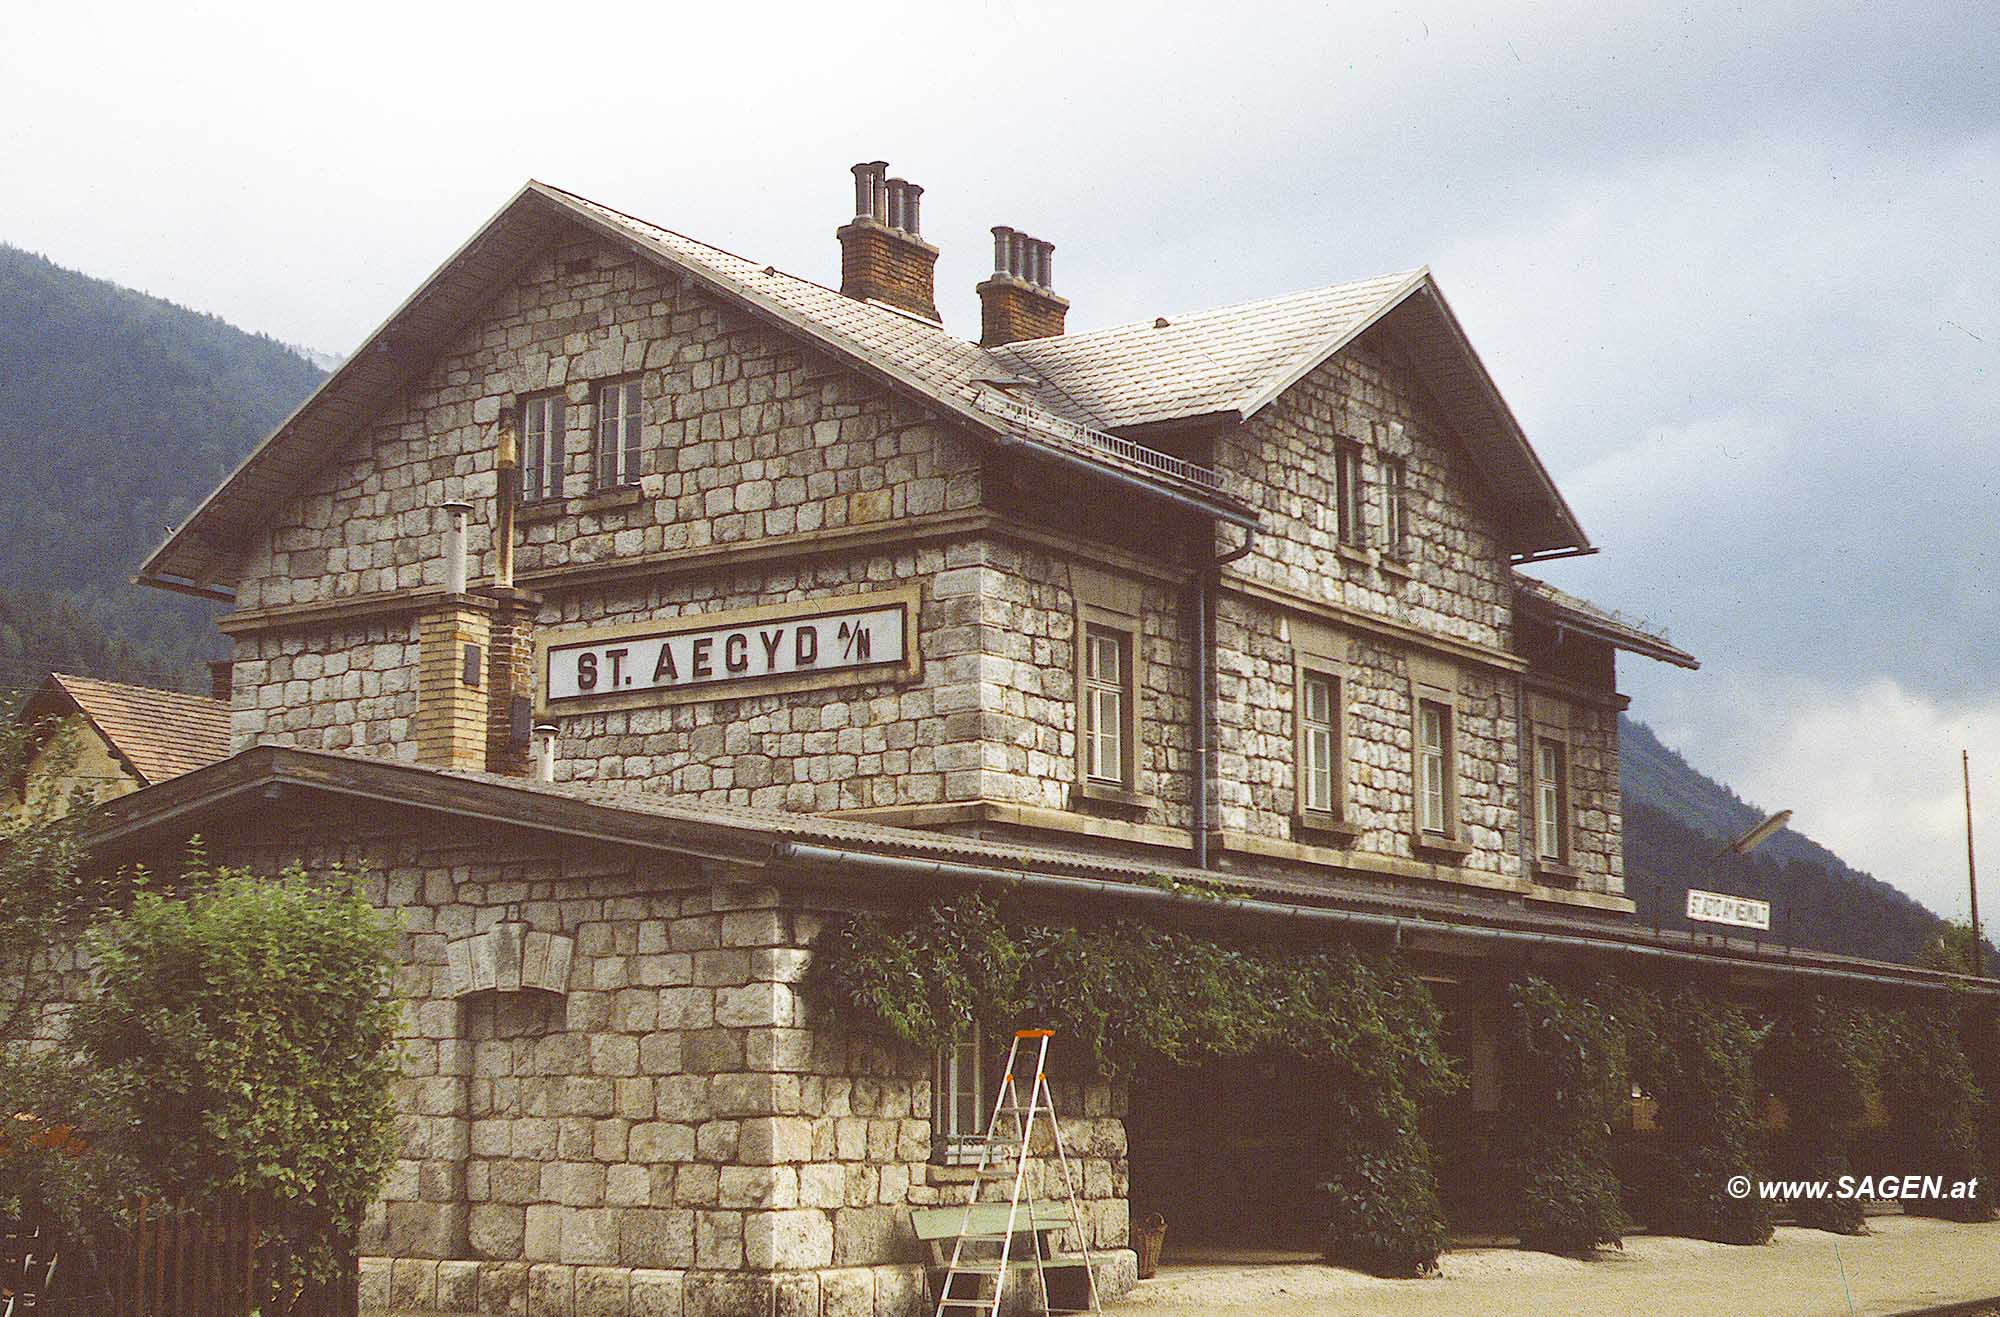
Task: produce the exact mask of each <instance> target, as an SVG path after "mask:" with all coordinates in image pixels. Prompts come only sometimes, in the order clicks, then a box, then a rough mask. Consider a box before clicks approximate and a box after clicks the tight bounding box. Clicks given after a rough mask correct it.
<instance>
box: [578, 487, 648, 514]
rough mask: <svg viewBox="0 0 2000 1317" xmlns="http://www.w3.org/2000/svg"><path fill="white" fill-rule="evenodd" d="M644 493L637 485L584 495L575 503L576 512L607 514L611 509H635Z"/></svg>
mask: <svg viewBox="0 0 2000 1317" xmlns="http://www.w3.org/2000/svg"><path fill="white" fill-rule="evenodd" d="M645 497H646V493H645V491H644V490H642V489H640V488H639V486H637V485H618V486H615V487H614V488H611V489H601V490H598V491H597V492H595V493H592V494H586V495H584V496H583V497H582V498H579V499H578V500H577V501H576V510H577V511H578V512H608V511H610V510H612V509H613V508H636V507H638V506H639V504H640V503H641V502H642V501H643V500H644V499H645Z"/></svg>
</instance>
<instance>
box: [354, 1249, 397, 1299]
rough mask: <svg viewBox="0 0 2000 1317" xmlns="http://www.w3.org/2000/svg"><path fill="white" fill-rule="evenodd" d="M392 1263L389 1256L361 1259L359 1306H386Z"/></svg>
mask: <svg viewBox="0 0 2000 1317" xmlns="http://www.w3.org/2000/svg"><path fill="white" fill-rule="evenodd" d="M394 1265H395V1264H394V1263H393V1262H392V1261H391V1260H390V1259H389V1258H362V1259H361V1306H362V1307H364V1308H387V1307H388V1306H389V1281H390V1276H391V1274H392V1271H393V1268H394Z"/></svg>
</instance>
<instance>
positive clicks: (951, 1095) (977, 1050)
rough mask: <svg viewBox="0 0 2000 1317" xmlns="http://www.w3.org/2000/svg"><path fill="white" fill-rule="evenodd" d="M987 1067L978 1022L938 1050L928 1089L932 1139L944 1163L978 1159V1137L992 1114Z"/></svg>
mask: <svg viewBox="0 0 2000 1317" xmlns="http://www.w3.org/2000/svg"><path fill="white" fill-rule="evenodd" d="M986 1069H987V1067H986V1047H985V1042H984V1040H983V1039H981V1037H980V1036H979V1026H978V1025H977V1024H974V1025H973V1026H972V1027H971V1029H970V1031H969V1032H968V1034H967V1036H966V1037H964V1038H961V1039H959V1040H957V1041H956V1042H954V1043H952V1044H951V1046H949V1047H945V1048H940V1049H939V1051H938V1054H937V1070H936V1078H935V1082H934V1083H933V1085H932V1088H931V1111H932V1129H931V1141H932V1143H933V1145H934V1147H935V1150H936V1152H935V1155H936V1159H937V1160H938V1161H941V1162H943V1163H945V1164H946V1165H951V1164H954V1163H962V1162H977V1161H978V1160H979V1152H980V1140H981V1139H982V1138H984V1137H985V1135H986V1122H987V1120H988V1119H989V1118H990V1117H991V1116H992V1111H991V1109H990V1108H989V1107H988V1106H987V1103H988V1102H989V1101H991V1095H989V1094H988V1093H987V1091H986V1079H987V1075H986Z"/></svg>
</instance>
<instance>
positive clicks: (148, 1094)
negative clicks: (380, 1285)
mask: <svg viewBox="0 0 2000 1317" xmlns="http://www.w3.org/2000/svg"><path fill="white" fill-rule="evenodd" d="M178 890H179V891H180V892H182V893H185V894H184V895H172V896H169V895H162V894H159V893H156V892H152V891H147V890H145V889H144V888H143V886H142V888H141V889H140V890H139V891H138V893H137V894H136V896H135V897H134V899H133V902H132V906H131V909H130V911H129V913H127V914H125V915H122V916H119V917H116V918H113V919H110V920H107V921H106V922H104V923H103V924H100V925H99V926H98V927H97V928H96V929H95V930H94V931H93V932H92V935H91V937H90V950H91V955H92V959H93V962H94V964H95V968H96V979H97V985H98V986H97V990H96V993H95V996H94V998H93V999H92V1000H90V1001H89V1002H87V1003H85V1004H84V1005H83V1006H82V1007H81V1008H80V1009H79V1010H78V1011H77V1013H76V1016H75V1019H74V1022H73V1026H72V1032H71V1043H72V1046H73V1048H74V1050H75V1052H76V1053H77V1055H78V1056H79V1058H80V1059H81V1060H82V1061H83V1062H84V1063H85V1064H87V1065H88V1066H90V1067H92V1068H93V1069H94V1070H95V1071H96V1072H97V1073H98V1074H99V1075H100V1076H102V1077H104V1078H106V1079H108V1080H111V1081H114V1082H115V1083H116V1084H117V1085H118V1087H119V1088H120V1089H121V1090H122V1091H123V1092H125V1093H126V1094H128V1095H129V1099H130V1104H131V1125H130V1128H129V1131H128V1132H127V1133H128V1136H129V1137H128V1139H127V1140H126V1141H127V1142H129V1143H130V1144H131V1146H132V1147H133V1148H134V1149H135V1155H136V1157H137V1158H138V1160H139V1163H140V1166H139V1169H140V1172H141V1174H142V1175H143V1176H145V1177H146V1179H147V1180H148V1181H149V1182H150V1184H151V1185H153V1186H156V1187H157V1188H158V1189H159V1190H160V1191H163V1192H165V1193H167V1194H170V1195H175V1196H180V1197H185V1198H188V1199H191V1200H195V1201H200V1200H203V1199H208V1198H223V1197H231V1196H234V1195H236V1194H248V1195H251V1196H255V1197H261V1198H263V1199H265V1200H266V1201H269V1202H271V1203H272V1204H273V1205H275V1206H281V1207H283V1208H285V1209H286V1214H287V1218H288V1220H289V1221H290V1222H291V1226H290V1229H291V1231H292V1232H293V1233H292V1238H291V1240H290V1243H291V1245H292V1250H293V1255H294V1256H295V1257H296V1258H297V1259H298V1261H299V1262H300V1264H301V1266H302V1268H303V1270H304V1271H305V1272H306V1274H308V1275H310V1276H311V1277H312V1278H314V1279H316V1280H323V1279H330V1278H331V1271H332V1269H333V1268H334V1266H335V1264H336V1259H337V1256H338V1251H339V1246H340V1243H341V1241H342V1239H343V1238H344V1237H345V1236H347V1235H349V1234H351V1232H352V1231H353V1230H354V1228H355V1227H356V1226H357V1225H358V1224H359V1222H360V1219H361V1215H362V1213H363V1211H365V1210H366V1208H367V1206H368V1204H369V1203H371V1202H372V1201H373V1200H374V1199H375V1197H376V1196H377V1195H378V1194H379V1193H380V1191H381V1187H382V1182H383V1178H384V1176H385V1174H386V1172H387V1170H388V1167H389V1164H390V1160H391V1158H392V1157H393V1156H394V1151H395V1110H394V1106H393V1103H392V1100H391V1097H390V1088H389V1084H390V1080H391V1078H392V1076H393V1074H394V1072H395V1067H396V1055H395V1049H394V1041H395V1036H396V1027H397V1023H398V1020H399V1016H400V1008H399V1006H398V1004H397V1002H396V1001H395V999H394V997H393V995H392V994H391V992H390V973H391V967H392V964H393V949H394V937H393V936H392V935H391V934H390V933H389V931H388V930H386V929H385V928H384V927H383V926H382V923H381V920H380V917H379V916H378V915H377V914H376V912H375V910H374V909H373V908H372V907H371V906H369V905H368V903H367V902H366V901H364V900H363V899H362V898H361V897H359V896H357V895H353V894H351V893H345V892H341V891H333V890H328V889H326V888H324V887H322V886H319V885H316V884H314V883H313V882H312V881H310V880H309V879H308V878H307V877H306V875H305V874H304V873H303V872H302V871H299V870H296V869H294V870H290V871H288V872H287V873H286V874H285V875H284V876H283V877H282V878H281V879H278V880H275V881H274V880H268V879H261V878H257V877H254V876H252V875H251V874H249V873H245V872H241V871H235V870H219V871H213V872H211V871H209V870H207V869H205V868H201V867H199V866H198V865H197V867H196V868H194V869H193V871H191V872H190V873H188V874H187V875H185V877H184V878H183V879H182V881H181V883H180V884H179V889H178Z"/></svg>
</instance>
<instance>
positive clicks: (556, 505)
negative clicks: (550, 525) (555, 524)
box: [514, 495, 570, 526]
mask: <svg viewBox="0 0 2000 1317" xmlns="http://www.w3.org/2000/svg"><path fill="white" fill-rule="evenodd" d="M569 510H570V508H569V500H568V499H566V498H563V497H562V496H561V495H557V496H555V497H553V498H538V499H536V500H535V501H534V502H533V503H523V504H522V505H521V506H520V507H518V508H516V509H514V524H515V525H517V526H533V525H535V524H537V523H539V522H544V521H554V520H555V519H556V518H558V517H560V516H562V515H563V514H564V513H565V512H568V511H569Z"/></svg>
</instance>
